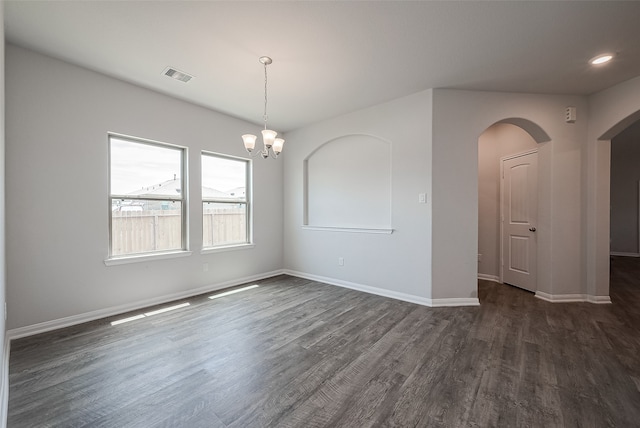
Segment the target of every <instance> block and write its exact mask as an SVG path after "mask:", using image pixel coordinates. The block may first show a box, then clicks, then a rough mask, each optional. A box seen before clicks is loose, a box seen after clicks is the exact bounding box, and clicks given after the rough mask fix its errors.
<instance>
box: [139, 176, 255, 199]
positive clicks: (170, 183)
mask: <svg viewBox="0 0 640 428" xmlns="http://www.w3.org/2000/svg"><path fill="white" fill-rule="evenodd" d="M181 188H182V183H181V181H180V179H179V178H177V179H175V180H167V181H165V182H162V183H159V184H154V185H152V186H147V187H143V188H142V189H139V190H135V191H133V192H129V193H128V194H129V195H132V196H140V197H145V196H149V197H153V196H166V195H176V196H177V195H180V193H181ZM244 194H245V188H244V187H238V188H235V189H232V190H230V191H229V192H222V191H220V190H217V189H212V188H211V187H206V186H202V197H203V198H215V199H230V200H235V199H239V198H243V197H244Z"/></svg>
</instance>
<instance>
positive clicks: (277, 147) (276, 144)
mask: <svg viewBox="0 0 640 428" xmlns="http://www.w3.org/2000/svg"><path fill="white" fill-rule="evenodd" d="M282 146H284V140H283V139H282V138H276V139H275V140H274V141H273V147H272V149H273V153H275V154H276V155H279V154H280V152H281V151H282Z"/></svg>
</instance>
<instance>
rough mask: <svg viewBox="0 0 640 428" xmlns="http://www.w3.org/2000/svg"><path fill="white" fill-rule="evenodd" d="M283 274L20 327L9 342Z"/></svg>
mask: <svg viewBox="0 0 640 428" xmlns="http://www.w3.org/2000/svg"><path fill="white" fill-rule="evenodd" d="M283 273H284V271H282V270H275V271H271V272H265V273H262V274H258V275H252V276H246V277H243V278H237V279H234V280H231V281H225V282H220V283H217V284H210V285H205V286H203V287H199V288H195V289H191V290H186V291H182V292H179V293H173V294H167V295H164V296H160V297H154V298H151V299H146V300H140V301H137V302H134V303H128V304H125V305H120V306H114V307H110V308H105V309H99V310H97V311H91V312H86V313H83V314H78V315H72V316H70V317H65V318H60V319H56V320H51V321H45V322H42V323H38V324H33V325H29V326H25V327H18V328H14V329H11V330H7V340H13V339H19V338H21V337H27V336H33V335H35V334H40V333H45V332H47V331H52V330H57V329H60V328H65V327H71V326H73V325H77V324H82V323H85V322H90V321H95V320H99V319H102V318H107V317H111V316H114V315H119V314H123V313H126V312H131V311H136V310H139V309H143V308H148V307H149V306H155V305H161V304H163V303H168V302H172V301H175V300H180V299H186V298H189V297H193V296H197V295H200V294H205V293H210V292H212V291H216V290H220V289H223V288H229V287H234V286H236V285H241V284H245V283H247V282H251V281H259V280H261V279H265V278H271V277H273V276H277V275H281V274H283Z"/></svg>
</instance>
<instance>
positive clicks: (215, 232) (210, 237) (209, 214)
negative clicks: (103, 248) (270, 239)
mask: <svg viewBox="0 0 640 428" xmlns="http://www.w3.org/2000/svg"><path fill="white" fill-rule="evenodd" d="M202 226H203V234H202V235H203V236H202V238H203V247H205V248H206V247H213V246H218V245H229V244H238V243H243V242H247V222H246V215H245V212H244V210H243V209H237V208H235V209H208V210H207V209H205V211H204V213H203V218H202ZM181 229H182V219H181V215H180V212H179V211H177V210H153V211H122V212H113V213H112V220H111V233H112V241H111V253H112V255H114V256H118V255H123V254H137V253H146V252H152V251H167V250H178V249H180V248H182V234H181Z"/></svg>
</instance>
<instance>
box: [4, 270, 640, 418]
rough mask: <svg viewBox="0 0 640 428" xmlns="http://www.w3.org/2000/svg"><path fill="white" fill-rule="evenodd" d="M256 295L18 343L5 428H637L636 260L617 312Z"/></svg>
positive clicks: (623, 281)
mask: <svg viewBox="0 0 640 428" xmlns="http://www.w3.org/2000/svg"><path fill="white" fill-rule="evenodd" d="M258 284H259V287H258V288H254V289H251V290H247V291H243V292H240V293H237V294H233V295H229V296H226V297H222V298H219V299H215V300H210V299H208V298H207V296H200V297H196V298H192V299H188V300H185V301H188V302H189V303H190V304H191V306H188V307H185V308H181V309H177V310H175V311H171V312H165V313H163V314H158V315H153V316H149V317H146V318H143V319H139V320H136V321H132V322H128V323H124V324H120V325H117V326H112V325H111V324H110V321H113V320H114V319H119V318H124V316H122V317H116V318H112V319H105V320H100V321H95V322H92V323H88V324H84V325H80V326H75V327H70V328H66V329H63V330H58V331H55V332H50V333H45V334H41V335H38V336H33V337H30V338H25V339H20V340H15V341H13V342H12V345H11V358H10V375H9V376H10V390H9V418H8V426H9V427H12V428H16V427H29V428H33V427H118V428H120V427H144V428H153V427H189V428H197V427H209V428H217V427H228V428H232V427H233V428H236V427H243V428H244V427H310V428H314V427H351V428H353V427H625V428H626V427H640V260H638V259H630V258H618V257H614V258H612V281H611V297H612V300H613V302H614V304H613V305H593V304H589V303H584V304H583V303H571V304H557V303H556V304H552V303H548V302H544V301H542V300H539V299H536V298H535V297H534V296H533V294H531V293H528V292H526V291H522V290H518V289H515V288H512V287H509V286H505V285H502V284H494V283H490V282H483V281H481V282H480V287H479V294H480V301H481V306H480V307H469V308H426V307H422V306H418V305H414V304H410V303H406V302H401V301H397V300H392V299H387V298H383V297H378V296H374V295H369V294H364V293H360V292H356V291H352V290H347V289H343V288H339V287H334V286H330V285H325V284H321V283H317V282H313V281H308V280H303V279H299V278H293V277H288V276H279V277H275V278H271V279H269V280H264V281H260V282H259V283H258ZM181 302H183V301H181ZM178 303H180V302H178ZM163 306H168V305H163ZM131 315H133V314H131Z"/></svg>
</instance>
